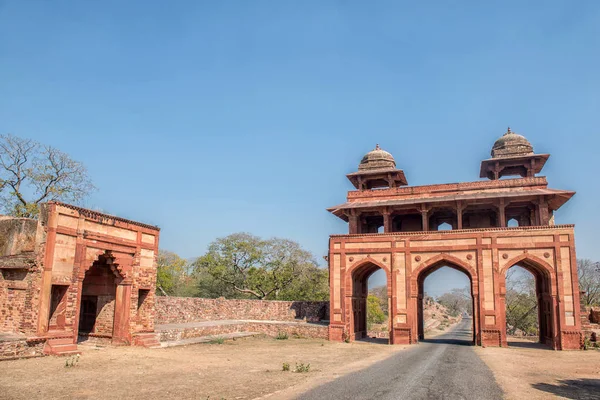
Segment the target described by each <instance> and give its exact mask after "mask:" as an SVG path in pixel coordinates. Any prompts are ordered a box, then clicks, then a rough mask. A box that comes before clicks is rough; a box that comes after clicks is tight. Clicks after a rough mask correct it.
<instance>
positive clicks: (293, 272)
mask: <svg viewBox="0 0 600 400" xmlns="http://www.w3.org/2000/svg"><path fill="white" fill-rule="evenodd" d="M193 266H194V268H195V272H194V273H195V274H196V276H197V277H202V279H201V280H200V279H199V281H198V283H199V286H200V287H201V289H202V290H203V291H205V292H206V291H211V290H212V289H214V288H216V289H217V292H221V293H223V292H225V293H227V292H228V293H229V294H230V295H231V294H232V292H233V293H236V294H237V295H238V296H241V297H250V298H256V299H274V300H308V299H310V300H324V299H326V298H328V297H329V284H328V275H327V271H326V270H322V269H320V268H318V266H317V263H316V262H315V259H314V256H313V255H312V254H311V253H310V252H308V251H306V250H304V249H302V248H301V247H300V245H299V244H298V243H296V242H294V241H292V240H288V239H281V238H273V239H269V240H263V239H261V238H259V237H257V236H253V235H250V234H248V233H235V234H232V235H229V236H226V237H223V238H219V239H216V240H215V241H214V242H212V243H211V244H210V245H209V247H208V252H207V253H206V254H205V255H203V256H202V257H199V258H198V259H197V260H196V261H195V262H194V263H193ZM206 283H210V284H211V285H210V286H212V287H207V285H206ZM225 293H223V294H225ZM238 296H228V297H238Z"/></svg>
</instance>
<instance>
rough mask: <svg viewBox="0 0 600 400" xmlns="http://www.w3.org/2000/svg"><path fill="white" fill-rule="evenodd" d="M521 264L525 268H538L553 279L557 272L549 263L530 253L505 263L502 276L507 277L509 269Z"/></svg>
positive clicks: (501, 270) (501, 271)
mask: <svg viewBox="0 0 600 400" xmlns="http://www.w3.org/2000/svg"><path fill="white" fill-rule="evenodd" d="M519 263H523V264H525V266H527V265H529V266H530V267H531V266H533V267H534V268H537V269H538V270H541V271H543V272H544V273H545V274H547V275H549V276H550V277H552V276H553V274H554V272H555V271H554V268H553V267H552V266H551V265H550V264H549V263H547V262H546V261H544V260H542V259H541V258H539V257H537V256H535V255H533V254H530V253H522V254H519V255H518V256H516V257H513V258H511V259H510V260H508V261H507V262H505V263H504V266H503V267H502V268H501V269H500V273H501V274H502V275H505V274H506V271H508V269H509V268H510V267H513V266H515V265H517V264H519Z"/></svg>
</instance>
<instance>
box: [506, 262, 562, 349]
mask: <svg viewBox="0 0 600 400" xmlns="http://www.w3.org/2000/svg"><path fill="white" fill-rule="evenodd" d="M511 274H512V275H513V276H514V274H520V275H522V277H523V279H522V280H524V281H525V282H524V283H523V286H524V287H521V288H515V287H514V285H513V286H512V287H511V284H512V283H513V282H511ZM502 278H503V279H504V288H505V290H503V293H502V295H501V300H502V303H503V304H502V306H503V307H502V310H503V311H504V321H503V326H502V329H503V343H502V345H503V346H509V345H511V342H510V341H509V337H510V336H509V334H510V333H514V328H515V327H514V325H515V324H517V323H519V318H521V319H525V318H530V317H532V316H535V317H536V318H537V324H536V325H537V329H538V339H537V341H538V342H539V343H541V344H545V345H547V346H550V347H554V346H555V337H556V332H555V330H554V315H553V310H554V305H553V298H552V282H551V275H550V272H549V271H548V270H547V268H544V267H543V266H542V264H541V263H538V262H536V261H533V260H531V259H528V258H523V259H522V260H518V261H515V262H510V263H509V264H508V267H507V268H506V269H505V270H504V271H503V273H502ZM528 278H529V279H531V282H527V281H526V280H527V279H528ZM519 296H520V297H521V299H520V300H523V301H522V303H523V304H522V306H523V310H517V312H516V313H515V314H516V315H511V314H510V313H511V312H514V311H515V309H516V308H517V306H518V305H515V304H514V301H515V298H516V300H517V301H518V300H519ZM523 327H524V326H523ZM513 344H515V343H513Z"/></svg>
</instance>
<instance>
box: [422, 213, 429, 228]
mask: <svg viewBox="0 0 600 400" xmlns="http://www.w3.org/2000/svg"><path fill="white" fill-rule="evenodd" d="M421 219H422V221H423V223H422V224H423V231H428V230H429V210H428V209H421Z"/></svg>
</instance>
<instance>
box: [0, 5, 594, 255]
mask: <svg viewBox="0 0 600 400" xmlns="http://www.w3.org/2000/svg"><path fill="white" fill-rule="evenodd" d="M598 71H600V3H599V2H596V1H579V2H571V1H538V2H520V1H518V2H517V1H514V2H511V1H504V2H497V3H496V4H491V2H481V1H472V2H469V1H463V2H447V1H438V2H428V3H427V4H425V3H424V2H401V1H389V2H385V1H378V2H363V1H355V2H354V1H329V2H323V1H312V2H311V1H305V2H291V1H253V2H247V1H214V2H207V1H183V0H182V1H173V2H165V1H149V0H145V1H127V2H123V1H110V0H105V1H101V2H84V1H75V0H72V1H60V0H55V1H34V0H0V76H1V78H0V93H1V94H2V95H1V96H0V132H2V133H12V134H15V135H19V136H24V137H29V138H34V139H37V140H39V141H41V142H44V143H49V144H52V145H54V146H55V147H58V148H60V149H62V150H64V151H66V152H68V153H69V154H71V155H72V156H73V157H74V158H76V159H78V160H81V161H83V162H84V163H85V164H86V165H87V167H88V168H89V171H90V174H91V176H92V177H93V180H94V182H95V183H96V185H97V187H98V191H97V192H96V193H94V194H93V195H92V196H91V197H90V198H89V199H88V200H87V202H86V203H85V205H86V206H88V207H92V208H96V209H100V210H103V211H106V212H109V213H113V214H117V215H120V216H123V217H126V218H132V219H135V220H140V221H145V222H148V223H152V224H157V225H159V226H160V227H161V228H162V233H161V247H163V248H165V249H169V250H172V251H175V252H177V253H179V254H180V255H182V256H183V257H193V256H197V255H200V254H202V253H203V252H204V251H205V248H206V245H207V244H208V243H209V242H210V241H211V240H213V239H214V238H216V237H219V236H224V235H227V234H230V233H233V232H238V231H248V232H251V233H254V234H256V235H260V236H264V237H270V236H282V237H287V238H291V239H294V240H297V241H299V242H300V243H301V244H302V245H303V246H304V247H306V248H307V249H309V250H311V251H312V252H313V253H315V255H316V256H317V257H318V258H319V259H320V258H321V256H322V255H324V254H326V251H327V242H328V235H329V234H332V233H343V232H345V231H346V229H347V228H346V224H345V223H343V222H342V221H341V220H338V219H337V218H335V217H333V216H331V215H329V214H328V213H327V212H326V211H325V208H326V207H329V206H332V205H335V204H339V203H342V202H343V201H344V198H345V194H346V191H347V190H349V189H351V185H350V183H349V182H348V181H347V180H346V178H345V176H344V175H345V174H346V173H349V172H352V171H354V170H355V169H356V167H357V164H358V162H359V161H360V158H361V157H362V155H363V154H364V153H366V152H367V151H369V150H371V149H372V148H373V147H374V146H375V144H376V143H380V144H381V146H382V148H384V149H386V150H388V151H390V152H391V153H392V154H393V155H394V156H395V158H396V161H397V164H398V167H399V168H403V169H404V170H405V172H406V175H407V178H408V180H409V183H410V184H411V185H422V184H430V183H442V182H456V181H471V180H477V179H478V172H479V163H480V161H481V160H482V159H485V158H488V156H489V151H490V148H491V146H492V144H493V142H494V141H495V139H496V138H497V137H499V136H500V135H501V134H503V133H504V132H505V130H506V127H507V126H508V125H510V126H511V128H513V130H515V131H516V132H518V133H522V134H524V135H525V136H527V138H528V139H530V141H531V142H532V143H533V145H534V149H535V150H536V151H537V152H549V153H551V154H552V157H551V158H550V160H549V162H548V164H547V166H546V168H545V170H544V173H545V175H547V176H548V179H549V181H550V186H551V187H555V188H561V189H572V190H576V191H577V192H578V194H577V196H576V197H575V198H574V199H573V200H572V201H571V202H569V203H568V204H567V205H566V206H565V207H563V209H561V210H560V211H559V212H558V214H557V222H558V223H575V224H577V245H578V255H579V256H580V257H588V258H594V259H600V250H599V249H598V246H597V244H596V243H597V239H596V232H597V231H596V229H597V226H598V214H597V212H598V208H597V204H598V201H597V199H598V196H599V194H600V193H599V192H600V190H599V184H598V181H597V176H598V173H599V172H600V167H599V166H598V163H597V152H598V149H599V148H600V135H599V128H598V127H599V126H600V112H599V111H600V95H599V93H600V78H599V74H598ZM320 261H322V260H320Z"/></svg>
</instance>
